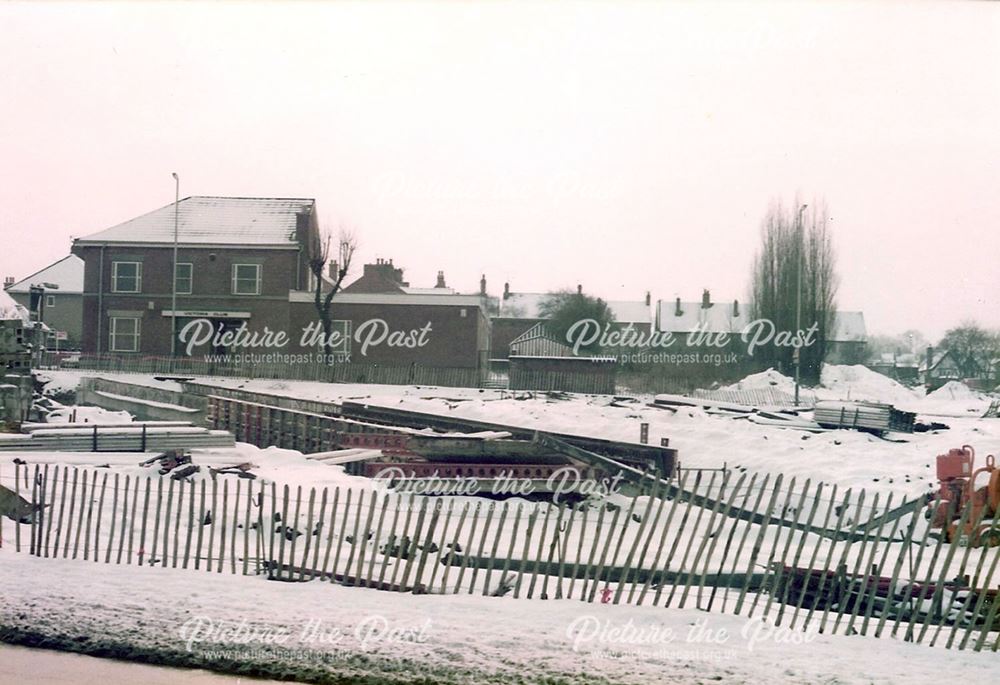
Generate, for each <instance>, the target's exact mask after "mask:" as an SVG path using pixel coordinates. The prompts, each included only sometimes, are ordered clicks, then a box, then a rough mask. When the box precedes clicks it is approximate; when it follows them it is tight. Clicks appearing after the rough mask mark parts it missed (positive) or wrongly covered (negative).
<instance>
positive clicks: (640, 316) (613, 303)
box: [607, 300, 650, 323]
mask: <svg viewBox="0 0 1000 685" xmlns="http://www.w3.org/2000/svg"><path fill="white" fill-rule="evenodd" d="M607 304H608V308H609V309H610V310H611V313H612V314H613V315H614V317H615V321H618V322H620V323H650V315H649V305H648V304H646V303H645V301H643V300H635V301H633V300H609V301H608V303H607Z"/></svg>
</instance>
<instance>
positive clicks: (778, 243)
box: [751, 201, 837, 383]
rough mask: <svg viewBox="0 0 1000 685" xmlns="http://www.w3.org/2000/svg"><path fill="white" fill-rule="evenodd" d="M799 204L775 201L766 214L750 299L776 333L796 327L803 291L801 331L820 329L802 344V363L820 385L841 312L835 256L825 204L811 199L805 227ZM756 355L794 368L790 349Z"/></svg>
mask: <svg viewBox="0 0 1000 685" xmlns="http://www.w3.org/2000/svg"><path fill="white" fill-rule="evenodd" d="M800 206H801V205H800V203H799V202H798V201H796V203H795V209H792V210H791V211H787V210H785V209H784V208H783V207H782V206H781V204H780V203H775V204H773V205H772V206H771V208H770V209H769V210H768V213H767V215H766V216H765V217H764V222H763V226H762V229H761V247H760V251H759V252H758V253H757V256H756V259H755V262H754V268H753V277H752V283H751V301H752V304H753V316H754V318H755V319H768V320H769V321H771V322H772V323H773V324H774V326H775V329H776V330H777V331H795V330H797V326H796V308H797V303H798V298H799V296H800V289H801V307H802V309H801V327H800V329H799V330H808V328H809V327H810V326H812V325H813V324H815V325H816V326H817V332H816V334H815V342H814V343H813V344H812V345H809V346H808V347H803V348H801V350H800V353H799V354H800V355H801V359H800V362H801V365H802V375H803V379H804V380H805V381H806V382H811V383H815V382H818V381H819V376H820V371H821V370H822V364H823V358H824V357H825V356H826V340H827V337H828V336H827V332H828V331H829V330H830V328H831V327H832V326H833V321H834V316H835V314H836V295H837V274H836V269H835V262H836V260H835V257H834V252H833V242H832V240H831V236H830V230H829V227H828V224H829V218H828V216H827V211H826V204H825V202H823V201H819V202H814V203H812V205H811V206H810V207H809V209H808V211H806V212H803V214H802V220H801V225H800V222H799V218H798V208H799V207H800ZM800 260H801V279H800V277H799V268H800ZM754 356H755V357H756V358H758V359H759V360H760V361H761V362H762V363H763V364H767V365H771V366H777V367H778V368H779V369H781V370H782V371H784V372H785V373H788V372H789V371H790V370H791V369H792V368H793V360H794V352H793V348H791V347H783V346H779V345H775V344H769V345H766V346H764V347H762V348H760V349H758V350H757V351H756V352H755V353H754Z"/></svg>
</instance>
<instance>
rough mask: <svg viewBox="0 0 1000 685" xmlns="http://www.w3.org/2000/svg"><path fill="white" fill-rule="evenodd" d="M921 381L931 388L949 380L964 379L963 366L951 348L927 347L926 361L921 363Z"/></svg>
mask: <svg viewBox="0 0 1000 685" xmlns="http://www.w3.org/2000/svg"><path fill="white" fill-rule="evenodd" d="M919 373H920V381H921V382H922V383H924V384H925V385H927V386H928V387H931V388H936V387H940V386H942V385H944V384H945V383H947V382H948V381H960V380H962V377H963V375H964V374H963V373H962V367H961V365H960V364H959V362H958V360H957V359H956V358H955V354H954V353H953V352H952V351H951V350H935V349H934V348H933V347H928V348H927V353H926V355H925V356H924V361H923V362H922V363H921V364H920V370H919Z"/></svg>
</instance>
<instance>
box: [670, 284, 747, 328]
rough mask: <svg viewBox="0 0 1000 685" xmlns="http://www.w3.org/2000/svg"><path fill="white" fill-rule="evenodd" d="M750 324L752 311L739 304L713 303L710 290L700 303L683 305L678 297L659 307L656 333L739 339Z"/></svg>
mask: <svg viewBox="0 0 1000 685" xmlns="http://www.w3.org/2000/svg"><path fill="white" fill-rule="evenodd" d="M750 320H751V319H750V310H749V307H747V306H745V305H741V304H740V303H739V301H738V300H733V301H732V303H724V302H712V297H711V294H710V293H709V291H707V290H705V291H704V292H702V295H701V301H700V302H682V301H681V298H679V297H678V298H675V299H674V300H666V301H665V300H660V301H658V302H657V303H656V329H657V330H658V331H664V332H670V333H673V334H674V335H675V336H677V337H680V336H685V335H688V334H689V333H693V332H695V331H706V332H709V333H733V334H736V335H738V334H739V333H740V332H741V331H742V330H743V328H744V327H745V326H746V325H747V324H748V323H750Z"/></svg>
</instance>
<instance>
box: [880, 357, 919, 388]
mask: <svg viewBox="0 0 1000 685" xmlns="http://www.w3.org/2000/svg"><path fill="white" fill-rule="evenodd" d="M867 366H868V368H870V369H871V370H872V371H878V372H879V373H881V374H883V375H885V376H888V377H889V378H894V379H896V380H897V381H901V382H903V383H913V382H916V381H917V380H919V377H920V372H919V370H920V362H919V360H918V359H917V355H915V354H911V353H909V352H883V353H882V354H880V355H879V356H877V357H875V358H873V359H870V360H869V361H868V364H867Z"/></svg>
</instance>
